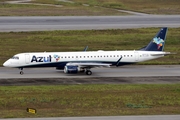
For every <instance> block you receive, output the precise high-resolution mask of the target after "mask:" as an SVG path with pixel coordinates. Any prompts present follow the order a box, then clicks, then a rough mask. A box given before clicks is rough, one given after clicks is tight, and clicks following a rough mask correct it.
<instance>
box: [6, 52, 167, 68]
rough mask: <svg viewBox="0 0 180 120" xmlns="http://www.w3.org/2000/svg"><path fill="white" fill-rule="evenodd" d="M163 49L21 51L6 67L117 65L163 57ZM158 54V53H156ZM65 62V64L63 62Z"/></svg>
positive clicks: (8, 61) (7, 62)
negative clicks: (71, 64) (78, 63)
mask: <svg viewBox="0 0 180 120" xmlns="http://www.w3.org/2000/svg"><path fill="white" fill-rule="evenodd" d="M164 53H165V52H162V51H135V50H134V51H101V50H100V51H89V52H36V53H20V54H16V55H15V56H13V57H12V58H11V59H9V60H7V61H6V62H5V63H4V64H3V65H4V66H6V67H17V68H21V67H22V68H24V67H57V66H61V67H64V66H65V65H66V63H71V62H76V63H77V62H88V63H91V62H96V63H108V64H111V65H115V64H116V63H117V61H118V60H119V64H120V65H121V63H122V65H123V64H124V63H137V62H143V61H147V60H152V59H156V58H159V57H163V56H164V55H163V54H164ZM156 54H157V55H156ZM61 63H64V64H61Z"/></svg>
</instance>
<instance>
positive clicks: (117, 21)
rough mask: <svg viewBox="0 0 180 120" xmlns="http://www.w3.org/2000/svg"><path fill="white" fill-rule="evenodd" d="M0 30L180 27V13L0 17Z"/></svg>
mask: <svg viewBox="0 0 180 120" xmlns="http://www.w3.org/2000/svg"><path fill="white" fill-rule="evenodd" d="M0 26H1V27H0V32H10V31H44V30H91V29H125V28H143V27H180V15H144V16H137V15H131V16H44V17H41V16H33V17H31V16H30V17H23V16H22V17H0Z"/></svg>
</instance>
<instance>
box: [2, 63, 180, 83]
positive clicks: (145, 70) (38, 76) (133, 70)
mask: <svg viewBox="0 0 180 120" xmlns="http://www.w3.org/2000/svg"><path fill="white" fill-rule="evenodd" d="M24 72H25V74H23V75H20V74H19V70H18V69H17V68H4V67H1V68H0V85H1V86H7V85H58V84H59V85H60V84H176V83H180V74H179V73H180V65H154V66H152V65H149V66H148V65H130V66H122V67H118V68H117V67H113V68H97V69H96V68H94V69H92V72H93V74H92V75H91V76H88V75H85V73H78V74H65V73H63V71H62V70H60V71H59V70H56V69H55V68H26V69H24Z"/></svg>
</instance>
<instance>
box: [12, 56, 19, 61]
mask: <svg viewBox="0 0 180 120" xmlns="http://www.w3.org/2000/svg"><path fill="white" fill-rule="evenodd" d="M11 59H16V60H19V57H18V56H13V57H12V58H11Z"/></svg>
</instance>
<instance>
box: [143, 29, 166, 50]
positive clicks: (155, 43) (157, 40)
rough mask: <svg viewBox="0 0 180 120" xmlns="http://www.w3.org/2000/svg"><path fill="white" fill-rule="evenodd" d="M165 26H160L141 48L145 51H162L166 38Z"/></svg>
mask: <svg viewBox="0 0 180 120" xmlns="http://www.w3.org/2000/svg"><path fill="white" fill-rule="evenodd" d="M167 30H168V29H167V27H164V28H161V29H160V31H159V32H158V33H157V34H156V36H155V37H154V38H153V39H152V40H151V42H150V43H149V44H148V45H147V46H146V47H145V48H143V49H142V50H145V51H163V49H164V44H165V40H166V33H167Z"/></svg>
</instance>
